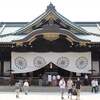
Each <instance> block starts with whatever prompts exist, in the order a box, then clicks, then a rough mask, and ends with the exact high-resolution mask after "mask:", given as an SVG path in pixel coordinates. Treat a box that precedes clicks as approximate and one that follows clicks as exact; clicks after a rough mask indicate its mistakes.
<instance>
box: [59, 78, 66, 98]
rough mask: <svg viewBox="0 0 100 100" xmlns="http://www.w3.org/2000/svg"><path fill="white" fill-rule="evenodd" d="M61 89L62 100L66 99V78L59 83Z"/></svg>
mask: <svg viewBox="0 0 100 100" xmlns="http://www.w3.org/2000/svg"><path fill="white" fill-rule="evenodd" d="M59 87H60V90H61V99H64V91H65V87H66V82H65V80H64V78H62V79H61V80H60V81H59Z"/></svg>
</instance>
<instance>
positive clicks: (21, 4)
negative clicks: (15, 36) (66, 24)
mask: <svg viewBox="0 0 100 100" xmlns="http://www.w3.org/2000/svg"><path fill="white" fill-rule="evenodd" d="M50 2H52V3H53V4H54V5H55V8H56V10H57V11H58V12H59V13H61V14H62V15H63V16H65V17H66V18H68V19H69V20H71V21H74V22H75V21H100V0H0V22H30V21H32V20H33V19H34V18H36V17H38V16H39V15H40V14H41V13H43V12H44V11H45V10H46V7H47V5H49V3H50Z"/></svg>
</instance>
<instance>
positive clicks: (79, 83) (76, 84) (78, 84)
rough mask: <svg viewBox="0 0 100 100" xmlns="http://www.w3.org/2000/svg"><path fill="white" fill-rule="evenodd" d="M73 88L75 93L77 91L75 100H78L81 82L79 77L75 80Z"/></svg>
mask: <svg viewBox="0 0 100 100" xmlns="http://www.w3.org/2000/svg"><path fill="white" fill-rule="evenodd" d="M75 87H76V91H77V96H76V100H80V88H81V81H80V78H79V77H78V78H77V80H76V82H75Z"/></svg>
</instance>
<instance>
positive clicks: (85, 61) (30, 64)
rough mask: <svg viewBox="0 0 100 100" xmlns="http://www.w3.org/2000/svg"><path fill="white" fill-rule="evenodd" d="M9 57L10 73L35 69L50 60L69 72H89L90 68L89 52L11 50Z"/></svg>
mask: <svg viewBox="0 0 100 100" xmlns="http://www.w3.org/2000/svg"><path fill="white" fill-rule="evenodd" d="M11 58H12V59H11V63H12V64H11V65H12V70H13V72H12V73H27V72H31V71H35V70H38V69H40V68H43V67H44V66H45V65H47V64H48V63H50V62H52V63H54V64H55V65H57V66H58V67H61V68H63V69H65V70H68V71H71V72H77V73H90V72H89V70H91V52H77V53H76V52H66V53H60V52H59V53H58V52H57V53H54V52H49V53H36V52H24V53H22V52H12V55H11Z"/></svg>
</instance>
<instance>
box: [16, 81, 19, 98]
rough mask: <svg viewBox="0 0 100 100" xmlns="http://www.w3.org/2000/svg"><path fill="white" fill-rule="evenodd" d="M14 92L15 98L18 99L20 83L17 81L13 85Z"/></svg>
mask: <svg viewBox="0 0 100 100" xmlns="http://www.w3.org/2000/svg"><path fill="white" fill-rule="evenodd" d="M15 92H16V98H19V93H20V82H19V81H17V82H16V83H15Z"/></svg>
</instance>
